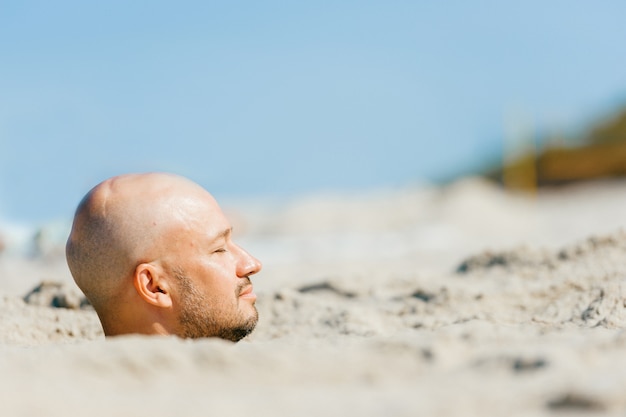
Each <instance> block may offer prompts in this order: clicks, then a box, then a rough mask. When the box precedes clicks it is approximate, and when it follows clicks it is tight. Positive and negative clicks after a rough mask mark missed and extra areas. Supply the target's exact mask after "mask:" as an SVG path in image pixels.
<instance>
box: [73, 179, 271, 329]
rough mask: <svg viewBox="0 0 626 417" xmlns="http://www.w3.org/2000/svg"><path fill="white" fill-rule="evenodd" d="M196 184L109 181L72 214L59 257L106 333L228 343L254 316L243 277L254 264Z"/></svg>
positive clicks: (252, 298) (256, 267)
mask: <svg viewBox="0 0 626 417" xmlns="http://www.w3.org/2000/svg"><path fill="white" fill-rule="evenodd" d="M231 232H232V228H231V226H230V223H229V222H228V220H227V219H226V217H225V216H224V214H223V213H222V211H221V209H220V207H219V206H218V204H217V202H216V201H215V200H214V199H213V197H212V196H211V195H210V194H209V193H208V192H207V191H206V190H204V189H203V188H202V187H200V186H199V185H197V184H195V183H193V182H192V181H190V180H187V179H185V178H182V177H179V176H175V175H171V174H163V173H150V174H130V175H122V176H119V177H113V178H111V179H108V180H106V181H104V182H102V183H100V184H98V185H97V186H96V187H94V188H93V189H92V190H91V191H90V192H89V193H87V195H86V196H85V197H84V198H83V200H82V201H81V203H80V204H79V206H78V209H77V210H76V215H75V217H74V223H73V226H72V231H71V233H70V236H69V239H68V241H67V247H66V254H67V262H68V265H69V267H70V271H71V272H72V276H73V277H74V280H75V281H76V284H77V285H78V286H79V288H80V289H81V290H82V291H83V292H84V293H85V295H86V296H87V298H88V299H89V301H90V302H91V303H92V305H93V306H94V308H95V310H96V312H97V313H98V316H99V318H100V321H101V323H102V327H103V328H104V332H105V334H106V335H107V336H110V335H119V334H125V333H144V334H175V335H178V336H180V337H212V336H217V337H221V338H224V339H228V340H232V341H237V340H239V339H241V338H242V337H244V336H246V335H247V334H248V333H250V332H251V331H252V330H253V329H254V327H255V325H256V322H257V317H258V314H257V311H256V308H255V306H254V303H255V301H256V295H255V294H254V293H253V292H252V284H251V283H250V279H249V278H248V277H249V276H250V275H252V274H255V273H257V272H259V271H260V270H261V263H260V262H259V261H258V260H257V259H255V258H254V257H252V256H251V255H249V254H248V253H247V252H246V251H244V250H243V249H242V248H240V247H239V246H237V245H236V244H235V243H234V242H233V241H232V236H231Z"/></svg>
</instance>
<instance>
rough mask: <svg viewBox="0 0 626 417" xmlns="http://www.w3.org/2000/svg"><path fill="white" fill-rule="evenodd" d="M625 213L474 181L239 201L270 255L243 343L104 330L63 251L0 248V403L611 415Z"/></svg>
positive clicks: (620, 340) (101, 410) (31, 409)
mask: <svg viewBox="0 0 626 417" xmlns="http://www.w3.org/2000/svg"><path fill="white" fill-rule="evenodd" d="M624 207H626V182H623V181H606V182H597V183H591V184H585V185H579V186H570V187H566V188H560V189H552V190H545V191H542V192H540V193H539V194H538V195H537V196H535V197H532V198H530V197H528V196H520V195H511V194H507V193H504V192H503V191H502V190H500V189H499V188H497V187H494V186H492V185H490V184H488V183H485V182H483V181H481V180H477V179H466V180H463V181H460V182H458V183H455V184H453V185H451V186H448V187H444V188H436V187H425V186H421V187H414V188H410V189H403V190H387V191H377V192H371V193H368V194H355V195H348V196H345V195H344V196H341V195H317V196H311V197H307V198H302V199H300V200H297V201H291V202H282V203H276V202H274V203H271V204H270V203H268V202H245V204H243V203H242V202H240V203H239V204H234V203H231V205H230V206H228V209H227V210H228V212H229V215H230V217H231V218H232V219H233V223H234V225H235V230H236V231H237V233H238V234H237V235H236V238H237V239H238V240H239V241H240V242H241V243H242V245H243V246H244V247H246V248H247V249H249V251H250V252H251V253H254V254H255V255H257V256H258V257H259V258H261V259H262V260H263V261H264V263H265V268H264V270H263V272H262V273H261V274H260V275H259V276H258V277H257V278H256V279H254V280H253V281H254V283H255V288H256V292H257V293H258V295H259V298H258V301H257V306H258V309H259V314H260V321H259V325H258V327H257V329H256V330H255V332H254V333H253V334H252V335H251V336H249V337H248V338H247V339H245V340H243V341H242V342H240V343H238V344H232V343H229V342H225V341H221V340H213V339H210V340H197V341H188V340H180V339H177V338H159V337H140V336H128V337H119V338H113V339H108V340H105V339H104V337H103V335H102V332H101V329H100V326H99V323H98V320H97V317H96V315H95V313H94V312H93V311H92V310H91V309H90V307H89V306H88V305H85V303H84V302H83V301H82V295H81V294H80V292H79V291H78V289H77V288H75V286H74V285H73V283H72V281H71V278H70V277H69V273H68V272H67V269H66V267H65V265H64V262H63V259H62V256H60V254H59V251H55V250H51V251H50V253H49V254H47V255H46V256H39V257H36V258H24V257H19V256H8V255H6V254H5V255H4V256H2V257H0V283H2V285H3V290H2V291H1V294H2V295H0V352H1V353H0V399H1V401H0V415H2V416H42V415H45V416H67V415H88V416H126V415H128V416H130V415H151V416H172V415H185V416H206V415H220V416H243V415H255V416H293V415H298V416H322V415H323V416H345V415H361V416H415V415H432V416H474V415H475V416H485V415H506V416H543V415H545V416H549V415H570V414H571V415H616V416H617V415H620V416H622V415H624V414H625V413H626V395H625V394H624V392H626V354H625V351H626V332H625V331H624V329H625V328H626V279H625V277H626V232H624V231H623V230H625V229H626V227H625V226H626V224H625V223H626V216H624V215H623V208H624ZM33 289H34V291H33Z"/></svg>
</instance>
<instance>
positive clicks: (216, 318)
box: [172, 193, 261, 341]
mask: <svg viewBox="0 0 626 417" xmlns="http://www.w3.org/2000/svg"><path fill="white" fill-rule="evenodd" d="M204 197H205V198H203V199H202V204H197V203H198V202H196V204H194V205H193V206H192V207H188V210H187V211H188V213H187V214H189V215H188V216H185V219H184V221H183V227H181V228H180V229H179V230H178V231H177V234H178V237H177V238H176V239H175V242H173V243H174V244H173V245H172V246H173V247H174V248H175V250H176V252H177V254H178V256H177V258H178V261H177V262H176V263H175V264H173V268H172V273H173V275H174V276H175V281H174V282H176V284H175V286H176V288H177V291H176V295H175V296H174V297H175V300H174V301H175V305H176V306H177V309H178V319H179V325H180V331H179V332H180V335H181V336H183V337H191V338H198V337H220V338H223V339H227V340H231V341H238V340H240V339H242V338H243V337H245V336H246V335H248V334H249V333H250V332H252V330H253V329H254V328H255V326H256V323H257V321H258V312H257V310H256V307H255V302H256V294H255V293H254V291H253V286H252V283H251V281H250V278H249V277H250V276H251V275H253V274H256V273H257V272H259V271H260V270H261V263H260V262H259V260H257V259H256V258H254V257H253V256H252V255H250V254H249V253H248V252H246V251H245V250H244V249H243V248H241V247H240V246H239V245H237V244H236V243H235V242H234V241H233V239H232V228H231V226H230V223H229V222H228V220H227V219H226V217H225V216H224V214H223V213H222V211H221V209H220V208H219V206H218V205H217V202H215V200H214V199H213V198H212V197H211V196H210V195H208V193H207V195H206V196H204Z"/></svg>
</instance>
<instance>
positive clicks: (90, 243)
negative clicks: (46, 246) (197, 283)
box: [66, 173, 208, 308]
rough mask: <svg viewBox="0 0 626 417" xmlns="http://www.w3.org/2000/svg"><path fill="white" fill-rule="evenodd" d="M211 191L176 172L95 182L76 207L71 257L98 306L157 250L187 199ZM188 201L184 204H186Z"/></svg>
mask: <svg viewBox="0 0 626 417" xmlns="http://www.w3.org/2000/svg"><path fill="white" fill-rule="evenodd" d="M198 194H207V195H208V193H206V191H204V190H203V189H202V188H200V187H199V186H198V185H196V184H195V183H193V182H191V181H189V180H187V179H185V178H182V177H179V176H175V175H171V174H163V173H150V174H131V175H124V176H119V177H113V178H110V179H108V180H106V181H104V182H102V183H100V184H98V185H97V186H95V187H94V188H93V189H92V190H91V191H89V193H87V195H86V196H85V197H84V198H83V200H82V201H81V203H80V204H79V206H78V209H77V210H76V215H75V217H74V223H73V226H72V231H71V233H70V237H69V239H68V242H67V247H66V254H67V261H68V265H69V267H70V270H71V272H72V275H73V276H74V279H75V281H76V283H77V285H78V286H79V287H80V288H81V290H82V291H83V292H84V293H85V294H86V296H87V297H88V298H89V300H90V301H91V302H92V304H93V305H94V306H95V307H96V308H98V307H100V306H101V305H103V304H105V303H106V304H110V303H111V302H112V301H113V300H114V299H115V298H117V297H116V295H117V292H118V290H119V289H120V288H119V287H120V285H121V284H122V281H123V279H124V278H125V277H128V276H129V274H131V273H132V270H133V268H134V266H135V265H136V263H137V262H138V261H140V260H142V259H150V258H152V257H154V256H156V255H158V254H157V253H156V251H157V250H158V248H159V243H160V242H159V240H160V238H161V237H162V236H163V234H164V233H165V232H166V231H167V228H169V227H172V225H173V223H174V222H175V221H176V220H178V219H177V216H176V214H177V213H176V211H181V210H182V209H183V207H184V203H185V200H186V199H187V200H190V199H191V198H192V197H194V196H197V195H198ZM181 203H183V206H181V205H180V204H181Z"/></svg>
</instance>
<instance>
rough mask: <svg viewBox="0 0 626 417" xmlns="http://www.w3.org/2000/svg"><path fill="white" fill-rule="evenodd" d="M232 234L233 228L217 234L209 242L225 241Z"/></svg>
mask: <svg viewBox="0 0 626 417" xmlns="http://www.w3.org/2000/svg"><path fill="white" fill-rule="evenodd" d="M232 232H233V228H232V227H229V228H228V229H226V230H224V231H222V232H220V233H218V234H217V236H215V237H214V238H213V239H211V242H215V241H216V240H220V239H226V238H227V237H228V236H229V235H230V234H231V233H232Z"/></svg>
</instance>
